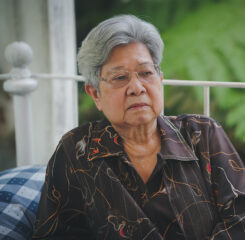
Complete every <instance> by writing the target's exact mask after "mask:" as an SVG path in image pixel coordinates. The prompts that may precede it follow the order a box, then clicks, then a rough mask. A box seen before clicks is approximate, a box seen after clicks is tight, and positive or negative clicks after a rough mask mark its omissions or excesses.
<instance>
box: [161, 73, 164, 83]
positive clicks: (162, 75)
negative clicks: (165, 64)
mask: <svg viewBox="0 0 245 240" xmlns="http://www.w3.org/2000/svg"><path fill="white" fill-rule="evenodd" d="M163 77H164V75H163V72H162V71H161V81H163Z"/></svg>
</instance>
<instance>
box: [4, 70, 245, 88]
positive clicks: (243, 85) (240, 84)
mask: <svg viewBox="0 0 245 240" xmlns="http://www.w3.org/2000/svg"><path fill="white" fill-rule="evenodd" d="M30 77H31V78H34V79H59V80H75V81H77V82H84V77H83V76H80V75H61V74H48V73H36V74H31V76H30ZM9 78H11V73H7V74H0V80H5V79H9ZM163 85H171V86H200V87H228V88H245V82H217V81H199V80H177V79H164V80H163Z"/></svg>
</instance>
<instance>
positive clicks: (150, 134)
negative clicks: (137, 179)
mask: <svg viewBox="0 0 245 240" xmlns="http://www.w3.org/2000/svg"><path fill="white" fill-rule="evenodd" d="M113 127H114V129H115V130H116V131H117V132H118V134H119V135H120V137H121V138H122V140H123V146H124V150H125V151H126V153H127V154H128V155H129V156H131V157H133V158H142V157H143V156H150V155H152V154H156V153H157V152H159V151H160V148H161V147H160V146H161V141H160V135H159V131H158V129H157V121H154V122H153V123H151V124H148V125H140V126H133V127H132V126H130V127H125V126H124V127H123V128H120V127H118V126H113Z"/></svg>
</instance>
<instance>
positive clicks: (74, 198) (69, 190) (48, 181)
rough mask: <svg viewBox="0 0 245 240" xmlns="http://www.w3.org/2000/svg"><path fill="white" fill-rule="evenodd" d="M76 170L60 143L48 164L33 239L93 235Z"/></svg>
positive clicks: (84, 237)
mask: <svg viewBox="0 0 245 240" xmlns="http://www.w3.org/2000/svg"><path fill="white" fill-rule="evenodd" d="M74 174H75V173H74V172H73V170H72V168H71V167H70V166H69V162H68V161H67V159H66V154H65V152H64V149H63V145H62V144H61V143H60V144H59V145H58V147H57V149H56V151H55V152H54V154H53V156H52V158H51V159H50V161H49V163H48V166H47V171H46V178H45V183H44V186H43V190H42V194H41V198H40V203H39V207H38V212H37V215H36V221H35V226H34V230H33V236H32V239H49V240H51V239H52V240H55V239H60V240H65V239H67V240H68V239H69V240H73V239H74V240H75V239H93V238H92V237H91V231H90V229H89V226H88V223H87V221H86V216H85V214H84V201H83V198H82V194H81V192H80V188H79V184H78V183H77V181H76V178H75V176H74Z"/></svg>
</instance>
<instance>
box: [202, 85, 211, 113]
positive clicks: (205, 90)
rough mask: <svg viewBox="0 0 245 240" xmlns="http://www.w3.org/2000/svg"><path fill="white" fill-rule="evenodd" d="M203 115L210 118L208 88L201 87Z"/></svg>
mask: <svg viewBox="0 0 245 240" xmlns="http://www.w3.org/2000/svg"><path fill="white" fill-rule="evenodd" d="M203 105H204V115H205V116H208V117H209V116H210V87H203Z"/></svg>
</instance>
